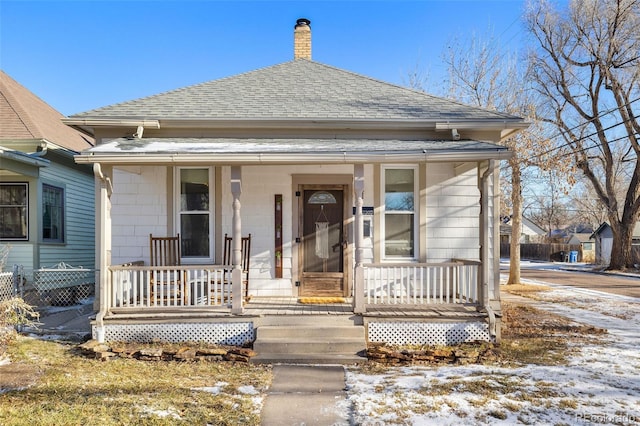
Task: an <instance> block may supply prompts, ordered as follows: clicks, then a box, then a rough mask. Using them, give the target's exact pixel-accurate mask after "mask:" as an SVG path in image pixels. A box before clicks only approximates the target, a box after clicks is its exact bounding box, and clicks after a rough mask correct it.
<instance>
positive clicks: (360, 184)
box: [353, 164, 366, 314]
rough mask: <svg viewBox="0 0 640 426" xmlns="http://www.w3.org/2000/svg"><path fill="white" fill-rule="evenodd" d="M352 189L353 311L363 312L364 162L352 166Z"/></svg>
mask: <svg viewBox="0 0 640 426" xmlns="http://www.w3.org/2000/svg"><path fill="white" fill-rule="evenodd" d="M353 189H354V191H355V193H356V194H355V195H356V217H355V252H356V253H355V254H356V256H355V257H356V259H355V260H356V266H355V271H354V274H353V275H354V283H353V312H354V313H356V314H360V313H364V312H365V310H366V308H365V303H364V301H365V298H364V268H363V267H362V251H363V248H362V245H363V241H364V235H363V228H364V227H363V217H362V205H363V204H364V164H355V165H354V166H353Z"/></svg>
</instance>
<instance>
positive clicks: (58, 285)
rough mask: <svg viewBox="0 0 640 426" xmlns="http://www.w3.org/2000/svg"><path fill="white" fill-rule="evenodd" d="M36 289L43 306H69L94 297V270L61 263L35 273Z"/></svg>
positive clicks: (37, 270)
mask: <svg viewBox="0 0 640 426" xmlns="http://www.w3.org/2000/svg"><path fill="white" fill-rule="evenodd" d="M33 279H34V283H33V285H34V287H35V289H36V291H37V293H38V296H39V297H40V300H41V304H42V305H53V306H69V305H73V304H75V303H78V302H79V301H80V300H82V299H86V298H88V297H90V296H91V295H93V290H94V287H95V286H94V281H95V273H94V270H93V269H85V268H83V267H81V266H80V267H73V266H71V265H67V264H65V263H62V262H61V263H59V264H57V265H55V267H53V268H43V269H36V270H34V271H33Z"/></svg>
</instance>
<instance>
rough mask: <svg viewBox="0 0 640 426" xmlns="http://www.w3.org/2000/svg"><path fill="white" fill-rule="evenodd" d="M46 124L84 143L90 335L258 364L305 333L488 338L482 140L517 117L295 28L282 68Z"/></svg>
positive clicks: (489, 226)
mask: <svg viewBox="0 0 640 426" xmlns="http://www.w3.org/2000/svg"><path fill="white" fill-rule="evenodd" d="M64 122H65V123H66V124H68V125H70V126H72V127H74V128H77V129H83V130H84V131H87V132H89V133H90V134H92V135H94V136H95V138H96V146H95V147H93V148H90V149H88V150H85V151H83V152H82V153H81V154H80V155H78V156H77V157H76V161H77V162H78V163H79V164H89V165H92V166H93V168H94V172H95V176H96V179H97V185H98V186H99V190H98V194H97V197H96V201H97V207H96V215H97V216H96V221H97V224H98V235H99V238H98V241H97V243H98V245H97V248H96V249H97V253H98V259H97V261H98V263H99V269H100V272H101V276H100V311H99V313H98V314H97V316H96V320H95V322H94V324H93V327H94V334H95V336H96V338H98V340H107V341H108V340H110V339H114V340H115V339H151V338H161V339H169V340H171V339H176V340H180V339H189V340H194V339H195V340H213V341H218V342H220V341H222V342H234V343H246V341H254V339H255V342H254V348H256V347H260V348H261V349H260V350H264V351H267V349H266V347H267V346H266V344H265V345H262V346H260V344H261V343H265V342H266V341H267V340H268V339H270V337H268V333H267V331H268V330H270V328H278V327H280V328H284V327H291V328H295V327H310V329H305V330H304V331H302V332H299V333H297V334H293V333H292V334H290V336H291V337H289V339H294V340H296V341H301V340H303V339H305V336H306V338H309V336H317V335H319V333H320V332H321V330H320V329H319V328H317V327H320V328H322V329H323V330H324V331H326V329H327V328H328V327H329V324H327V323H326V322H323V321H322V320H321V319H322V318H324V319H325V320H327V319H328V320H331V321H332V324H334V325H335V324H336V321H338V319H339V318H341V319H342V320H343V322H341V325H340V327H343V326H344V322H348V324H349V325H350V326H352V327H359V328H360V329H362V330H366V333H367V334H366V336H367V339H368V340H369V341H388V342H399V343H400V342H405V343H406V342H410V341H411V342H414V341H415V342H416V343H418V342H419V341H425V342H432V343H438V342H441V341H442V342H444V343H455V342H458V341H464V340H476V339H485V340H491V339H498V338H499V317H500V296H499V244H498V242H499V239H498V229H499V226H498V217H499V212H498V209H499V207H498V206H499V200H498V197H499V186H498V172H499V162H500V160H503V159H505V158H508V157H509V156H510V155H511V153H510V152H509V150H508V149H507V148H505V147H504V146H501V145H499V144H498V143H499V142H500V141H501V140H502V139H504V138H506V137H509V136H512V135H513V134H514V133H516V132H517V131H519V130H520V129H523V128H525V127H526V126H527V123H525V122H524V120H523V119H521V118H519V117H514V116H511V115H507V114H503V113H499V112H494V111H488V110H484V109H480V108H474V107H470V106H466V105H462V104H460V103H456V102H452V101H450V100H445V99H440V98H437V97H433V96H430V95H428V94H425V93H422V92H418V91H414V90H410V89H407V88H403V87H398V86H395V85H392V84H388V83H385V82H382V81H378V80H375V79H372V78H369V77H365V76H362V75H358V74H354V73H352V72H349V71H345V70H342V69H338V68H334V67H332V66H329V65H325V64H322V63H318V62H314V61H312V60H311V27H310V22H309V21H308V20H306V19H300V20H298V21H297V23H296V25H295V28H294V59H293V60H291V61H289V62H285V63H281V64H277V65H273V66H270V67H267V68H262V69H258V70H255V71H251V72H247V73H244V74H240V75H235V76H231V77H228V78H223V79H220V80H215V81H210V82H206V83H202V84H198V85H195V86H190V87H185V88H181V89H177V90H174V91H170V92H167V93H161V94H158V95H154V96H149V97H146V98H142V99H136V100H132V101H129V102H124V103H120V104H116V105H110V106H105V107H103V108H99V109H95V110H92V111H88V112H84V113H81V114H77V115H74V116H71V117H69V118H67V119H65V120H64ZM150 234H153V235H154V236H177V235H179V238H180V250H181V256H180V260H181V262H180V265H176V266H171V267H160V266H153V265H151V263H152V261H151V259H150V250H151V249H150ZM249 234H250V235H251V245H250V250H251V251H250V256H249V257H250V261H249V268H248V269H249V273H248V289H246V290H245V287H244V283H243V281H246V278H244V277H243V275H242V267H241V263H242V262H241V253H242V248H241V239H242V238H243V237H244V238H246V237H248V236H249ZM225 235H227V236H229V237H231V238H232V242H233V247H232V248H233V250H232V251H233V259H232V261H231V262H229V263H231V265H225V263H226V262H225V260H224V253H225V252H226V250H225V249H224V246H225V241H226V239H225V238H224V236H225ZM133 261H138V262H137V263H132V262H133ZM140 261H144V265H140V263H141V262H140ZM176 263H177V262H176ZM225 266H227V267H226V268H225ZM228 268H231V269H232V273H231V278H230V279H229V280H226V279H224V276H225V270H226V269H228ZM172 274H173V276H174V277H176V276H177V278H175V281H174V284H176V286H174V290H175V287H181V291H177V292H175V293H174V292H173V291H172V290H169V289H167V292H166V293H164V294H165V296H166V295H169V297H161V294H162V291H163V290H160V289H154V286H157V281H158V280H159V279H162V277H165V276H166V277H168V276H171V275H172ZM158 277H161V278H158ZM159 294H160V296H158V295H159ZM302 297H312V298H313V297H338V298H342V299H334V300H333V302H336V303H333V304H329V305H305V304H301V303H300V302H301V299H300V298H302ZM311 301H312V302H313V301H314V300H311ZM315 301H316V302H321V301H322V299H316V300H315ZM325 301H326V300H325ZM342 301H344V303H342ZM312 327H316V329H313V328H312ZM298 331H300V330H298ZM342 333H344V328H343V329H341V330H339V331H336V334H334V335H333V336H332V337H328V338H327V339H328V340H329V341H330V343H333V344H334V346H335V345H337V344H338V341H339V340H340V339H341V338H343V335H344V334H342ZM234 339H235V340H234ZM332 339H333V340H332ZM363 343H364V339H363ZM285 346H286V344H280V345H279V348H280V349H273V351H275V350H283V348H284V347H285ZM260 350H258V352H260ZM320 350H321V351H325V352H328V351H330V350H331V345H329V346H328V347H325V348H323V349H320Z"/></svg>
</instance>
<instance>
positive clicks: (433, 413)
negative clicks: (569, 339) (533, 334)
mask: <svg viewBox="0 0 640 426" xmlns="http://www.w3.org/2000/svg"><path fill="white" fill-rule="evenodd" d="M545 284H547V285H549V286H551V287H552V290H551V291H549V292H544V293H538V296H540V297H543V298H544V299H545V300H548V301H549V302H545V301H541V302H538V303H537V304H536V306H537V307H539V308H541V309H545V310H548V311H550V312H554V313H556V314H559V315H562V316H565V317H567V318H570V319H572V320H574V321H576V322H580V323H583V324H588V325H592V326H595V327H601V328H606V329H607V330H608V331H609V335H608V336H607V337H606V339H605V340H603V341H601V342H599V343H593V344H585V345H584V346H582V347H581V349H580V350H579V351H578V352H577V353H576V354H575V355H574V356H572V357H571V358H570V360H569V364H568V365H563V366H537V365H528V366H524V367H519V368H505V367H492V366H482V365H471V366H451V367H430V366H424V367H422V366H411V367H394V368H388V369H386V370H385V372H384V373H382V374H371V373H369V374H367V373H361V372H359V371H358V370H357V369H355V368H351V369H348V370H347V374H346V382H347V393H348V396H347V397H348V400H349V401H350V402H351V404H352V406H353V420H354V421H355V423H356V424H362V425H385V426H386V425H392V424H401V425H513V424H530V425H581V424H584V425H588V424H612V425H640V351H639V350H640V328H639V327H638V324H640V299H638V298H632V297H625V296H618V295H613V294H608V293H602V292H598V291H593V290H583V289H576V288H569V287H565V286H561V285H555V284H549V283H545Z"/></svg>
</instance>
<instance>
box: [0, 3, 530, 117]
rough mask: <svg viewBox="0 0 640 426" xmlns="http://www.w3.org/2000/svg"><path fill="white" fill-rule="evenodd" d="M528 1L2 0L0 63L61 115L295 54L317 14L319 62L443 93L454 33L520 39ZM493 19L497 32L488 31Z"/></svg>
mask: <svg viewBox="0 0 640 426" xmlns="http://www.w3.org/2000/svg"><path fill="white" fill-rule="evenodd" d="M524 4H525V2H524V0H499V1H491V0H475V1H471V0H456V1H428V0H423V1H402V0H400V1H323V2H314V1H282V2H273V1H242V0H240V1H234V2H224V1H214V0H191V1H189V0H187V1H152V0H146V1H145V0H138V1H124V0H122V1H121V0H112V1H91V0H86V1H79V0H76V1H71V0H69V1H29V0H20V1H11V0H0V68H2V69H3V70H4V71H5V72H6V73H7V74H9V75H10V76H11V77H13V78H14V79H15V80H17V81H18V82H19V83H21V84H22V85H24V86H25V87H26V88H27V89H29V90H31V91H32V92H33V93H35V94H36V95H38V96H39V97H40V98H42V99H43V100H44V101H46V102H47V103H49V104H50V105H51V106H53V107H54V108H56V109H57V110H58V111H60V112H61V113H63V114H64V115H72V114H74V113H78V112H82V111H86V110H90V109H93V108H98V107H101V106H105V105H110V104H113V103H117V102H122V101H126V100H130V99H135V98H139V97H143V96H148V95H153V94H157V93H161V92H164V91H167V90H172V89H176V88H179V87H183V86H187V85H191V84H196V83H201V82H204V81H209V80H214V79H218V78H222V77H227V76H231V75H234V74H238V73H242V72H247V71H252V70H254V69H258V68H262V67H266V66H270V65H274V64H277V63H281V62H286V61H289V60H291V59H292V58H293V26H294V24H295V21H296V19H297V18H300V17H305V18H308V19H310V20H311V28H312V55H313V60H315V61H319V62H322V63H326V64H329V65H332V66H335V67H338V68H343V69H346V70H349V71H353V72H356V73H359V74H363V75H367V76H370V77H373V78H377V79H380V80H384V81H387V82H390V83H394V84H400V85H406V82H407V80H408V77H407V76H408V74H409V72H411V71H413V70H414V69H416V66H418V67H419V68H420V69H421V70H422V71H423V72H425V73H427V74H428V75H429V82H430V85H431V87H430V88H429V91H430V92H433V93H438V90H439V88H438V86H439V85H441V81H442V78H443V72H444V67H443V65H442V62H441V53H442V52H443V49H444V48H445V47H446V44H447V41H448V40H450V39H451V38H452V37H455V36H458V37H465V36H468V35H469V34H472V33H475V34H486V33H488V32H489V31H491V32H492V33H493V35H494V36H495V37H496V38H497V43H501V44H509V45H511V46H513V47H514V48H518V47H519V46H522V45H523V42H524V39H525V31H524V30H523V26H522V22H521V20H520V17H521V15H522V12H523V8H524ZM490 29H491V30H490Z"/></svg>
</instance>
